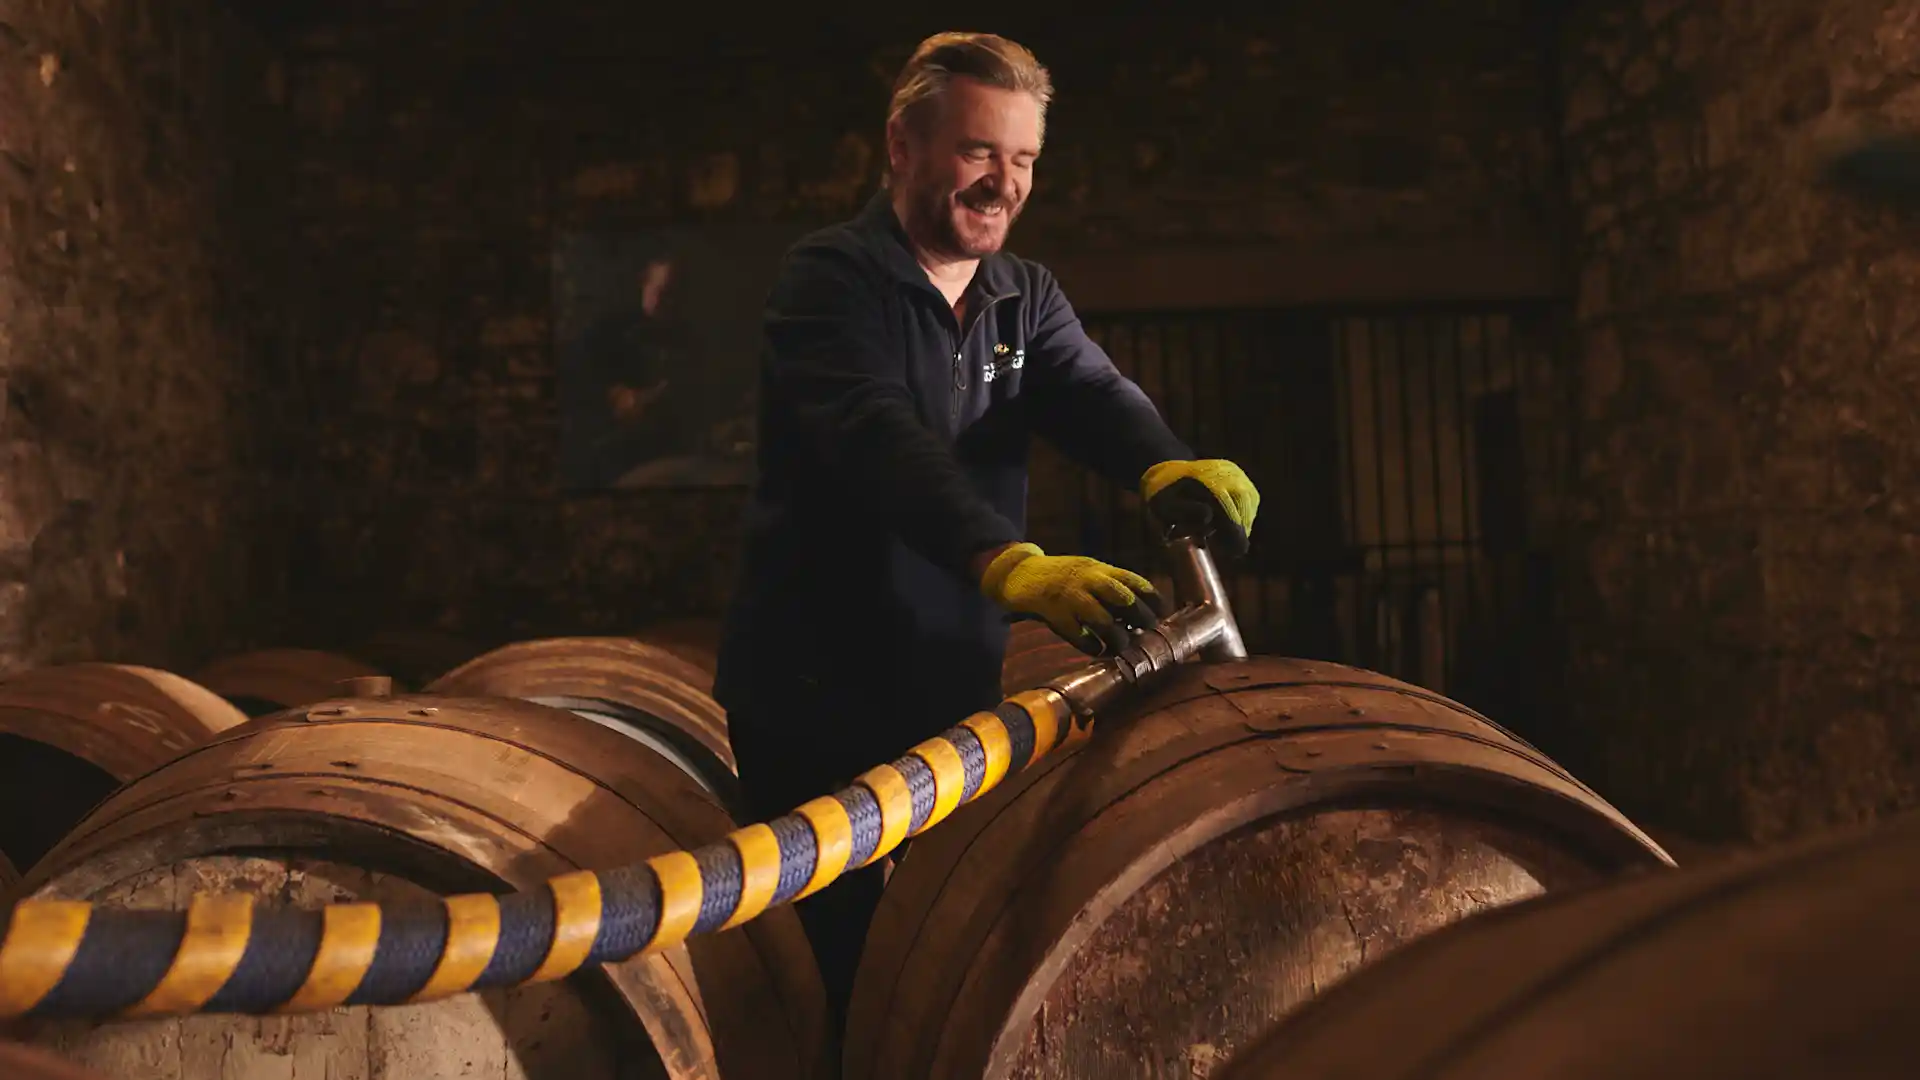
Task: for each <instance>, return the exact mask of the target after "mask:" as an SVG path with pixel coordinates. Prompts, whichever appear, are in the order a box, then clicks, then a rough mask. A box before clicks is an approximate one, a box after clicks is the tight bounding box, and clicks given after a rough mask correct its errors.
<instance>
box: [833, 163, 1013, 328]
mask: <svg viewBox="0 0 1920 1080" xmlns="http://www.w3.org/2000/svg"><path fill="white" fill-rule="evenodd" d="M855 220H856V221H857V222H858V227H859V228H860V230H861V231H862V232H865V233H867V234H868V235H869V236H870V237H872V238H873V239H874V241H875V242H876V246H878V247H879V248H880V250H881V252H882V256H883V258H884V259H885V261H886V264H887V268H888V269H890V270H892V271H893V274H894V276H895V277H896V278H898V279H899V280H900V283H901V284H903V285H907V286H910V287H914V288H919V289H924V290H925V291H926V292H927V293H929V294H930V295H932V296H934V297H936V298H937V299H939V300H940V302H941V303H942V304H945V303H946V297H944V296H941V295H940V290H939V289H937V288H935V287H934V284H933V282H932V281H930V280H928V278H927V271H926V269H925V268H924V267H922V266H921V265H920V260H918V259H916V258H914V255H913V242H912V241H911V240H909V239H908V238H907V230H906V227H905V226H904V225H902V224H900V216H899V215H898V214H895V213H894V212H893V194H892V192H890V191H889V190H888V189H886V188H881V189H880V190H879V191H878V192H875V193H874V196H873V198H872V199H871V200H869V201H868V203H867V207H866V209H865V210H862V211H861V212H860V216H859V217H858V218H857V219H855ZM967 293H968V295H969V296H970V297H971V298H972V301H973V302H972V304H970V305H969V306H970V307H971V308H973V309H974V310H978V311H984V310H986V309H987V308H988V307H991V306H992V305H994V304H996V303H998V302H1000V301H1002V300H1005V299H1008V298H1009V297H1014V296H1019V295H1020V284H1019V279H1018V277H1017V276H1016V275H1015V273H1014V267H1013V262H1012V259H1011V257H1009V256H1008V255H1007V254H1006V253H1005V252H1000V251H996V252H994V253H993V254H991V255H988V256H986V257H984V258H982V259H981V260H980V265H979V266H978V267H976V268H975V269H974V272H973V281H972V282H970V283H969V284H968V285H967Z"/></svg>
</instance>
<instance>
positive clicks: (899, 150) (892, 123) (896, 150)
mask: <svg viewBox="0 0 1920 1080" xmlns="http://www.w3.org/2000/svg"><path fill="white" fill-rule="evenodd" d="M912 147H913V133H912V132H910V131H908V130H907V124H906V121H905V119H903V118H901V117H898V116H896V117H893V118H891V119H889V120H888V121H887V170H888V171H889V172H891V173H893V174H894V175H895V176H898V175H900V174H901V173H902V172H904V171H906V166H907V158H908V156H909V155H910V154H911V153H912Z"/></svg>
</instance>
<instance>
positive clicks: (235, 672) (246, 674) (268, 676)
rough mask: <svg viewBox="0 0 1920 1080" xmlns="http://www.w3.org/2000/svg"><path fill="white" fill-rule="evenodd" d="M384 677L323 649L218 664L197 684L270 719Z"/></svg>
mask: <svg viewBox="0 0 1920 1080" xmlns="http://www.w3.org/2000/svg"><path fill="white" fill-rule="evenodd" d="M384 674H386V673H385V672H383V671H381V670H380V669H379V668H376V667H374V666H373V665H372V664H369V663H367V662H366V661H364V660H356V659H354V658H353V657H351V656H344V655H342V654H340V653H335V652H326V651H324V650H321V649H256V650H254V651H252V652H244V653H240V654H238V655H236V656H227V657H222V658H220V659H218V660H215V661H214V662H213V663H211V664H208V665H207V666H205V667H203V668H201V669H200V670H199V671H197V672H195V673H194V675H193V681H194V682H197V683H199V684H200V685H201V686H204V687H206V688H207V689H209V690H211V691H213V692H214V693H216V694H219V695H220V696H221V697H223V698H226V699H227V700H228V701H230V702H232V703H233V705H234V707H235V708H237V709H239V710H240V711H241V712H244V713H246V714H247V715H248V716H265V715H267V714H268V713H274V712H279V711H280V710H281V709H291V708H295V707H297V706H300V705H311V704H313V703H314V702H316V701H326V700H328V699H329V698H337V697H341V696H343V695H344V693H345V691H344V690H343V688H342V686H341V684H342V683H344V682H346V681H347V680H348V679H360V678H367V677H377V676H381V675H384Z"/></svg>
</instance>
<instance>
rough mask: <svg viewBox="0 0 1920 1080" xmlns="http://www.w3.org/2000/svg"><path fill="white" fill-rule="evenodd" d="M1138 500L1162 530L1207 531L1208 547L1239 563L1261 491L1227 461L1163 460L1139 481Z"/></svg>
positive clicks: (1244, 474) (1251, 528) (1250, 530)
mask: <svg viewBox="0 0 1920 1080" xmlns="http://www.w3.org/2000/svg"><path fill="white" fill-rule="evenodd" d="M1140 497H1141V498H1142V499H1145V500H1146V502H1147V510H1148V511H1149V512H1150V513H1152V514H1153V516H1154V517H1156V518H1158V519H1159V520H1160V522H1161V523H1162V524H1165V525H1184V526H1190V527H1194V528H1199V529H1206V528H1208V527H1211V528H1212V530H1213V542H1212V545H1211V546H1212V547H1214V548H1215V549H1216V550H1218V551H1220V552H1222V553H1223V554H1226V555H1228V556H1231V557H1233V558H1239V557H1240V556H1242V555H1245V554H1246V553H1247V538H1248V537H1249V536H1250V535H1251V534H1252V532H1253V518H1254V515H1255V514H1257V513H1258V512H1259V510H1260V492H1259V490H1258V489H1257V488H1255V487H1254V486H1253V481H1252V480H1249V479H1248V478H1247V474H1246V473H1244V472H1242V471H1241V470H1240V466H1238V465H1235V464H1234V463H1233V462H1231V461H1222V460H1220V459H1217V458H1216V459H1213V460H1208V461H1163V462H1161V463H1160V464H1158V465H1155V466H1154V467H1153V468H1151V469H1148V470H1147V471H1146V473H1145V475H1143V476H1141V477H1140Z"/></svg>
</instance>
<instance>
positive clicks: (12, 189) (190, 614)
mask: <svg viewBox="0 0 1920 1080" xmlns="http://www.w3.org/2000/svg"><path fill="white" fill-rule="evenodd" d="M229 29H230V28H228V27H227V26H226V24H225V23H224V22H223V20H221V19H220V18H219V17H218V16H217V15H216V14H215V13H214V12H213V11H212V10H211V7H210V5H209V4H207V3H194V2H187V0H179V2H168V3H158V2H129V3H118V2H116V3H75V2H74V0H18V2H14V3H9V4H7V5H5V6H4V7H0V386H3V387H4V388H5V391H6V393H5V396H4V400H3V401H0V672H5V671H8V670H12V669H15V668H18V667H20V666H23V665H29V664H36V663H46V662H58V661H66V660H78V659H92V658H105V659H120V660H135V661H144V662H148V663H157V664H163V665H165V664H180V663H192V662H197V661H199V660H201V659H203V658H205V657H206V656H207V655H209V654H210V653H211V652H213V651H217V650H218V649H221V648H224V647H227V646H228V645H230V644H231V643H232V642H233V641H235V640H237V639H239V638H242V637H244V636H245V635H246V634H247V633H248V630H249V626H250V625H251V624H252V623H253V622H254V619H253V617H252V614H250V613H259V614H261V615H270V614H271V612H272V611H273V610H274V609H275V607H276V605H275V604H274V602H273V599H272V597H271V595H270V593H269V592H268V591H266V590H268V589H270V588H271V586H272V582H273V579H274V578H275V577H276V576H277V573H278V571H277V569H276V568H274V567H272V566H270V565H264V564H262V563H259V562H257V561H256V560H255V559H254V558H253V556H254V554H255V553H256V551H257V550H258V547H257V545H258V543H259V542H260V541H261V540H263V539H264V538H265V536H266V535H267V534H265V533H263V532H262V531H261V530H260V523H259V515H258V513H257V511H256V509H255V508H256V506H257V505H258V499H257V495H258V488H259V486H260V484H259V482H258V481H256V480H253V479H251V476H250V472H249V465H250V464H251V462H250V461H249V457H250V455H252V454H254V453H255V452H256V448H255V444H254V441H253V439H252V437H251V436H252V430H253V429H252V426H251V424H250V422H248V421H247V419H246V416H247V412H248V409H249V398H250V396H251V395H250V393H249V391H248V389H247V383H246V380H245V369H244V366H243V364H242V362H241V358H242V356H243V345H242V343H243V341H244V340H245V338H246V335H247V330H246V327H245V326H244V325H243V324H242V323H241V321H239V320H238V319H236V318H233V317H231V315H230V313H233V312H236V311H239V310H241V309H243V308H244V306H245V300H246V297H247V293H246V292H245V291H244V290H237V289H235V288H234V287H233V286H234V284H235V283H236V281H237V280H239V279H236V277H235V276H234V275H230V274H228V273H227V272H226V270H227V267H228V265H229V260H230V257H231V255H232V252H231V250H230V247H229V246H228V245H227V244H226V243H225V242H224V240H223V236H225V235H226V233H225V231H224V230H225V229H226V227H227V226H228V225H230V224H232V223H233V222H235V221H236V220H244V215H241V216H240V217H236V216H235V215H232V214H226V213H223V211H222V207H223V206H225V205H230V204H231V201H232V200H233V199H234V198H235V197H236V192H235V190H234V188H233V187H232V186H231V184H230V182H229V181H230V177H231V173H230V171H229V166H230V165H231V164H232V162H233V158H232V157H231V155H230V154H229V152H228V144H227V143H226V141H225V139H224V134H225V132H227V131H228V130H229V125H230V123H231V122H232V121H233V120H234V119H235V118H236V116H237V115H238V114H241V113H244V112H245V102H246V101H247V100H248V94H247V90H248V89H252V88H253V87H257V86H258V83H257V82H254V83H252V84H251V85H250V86H248V85H241V84H240V82H239V80H245V79H247V78H249V77H250V76H251V75H255V74H257V71H254V72H249V71H248V69H247V64H248V63H249V62H251V60H257V59H258V56H259V54H258V53H257V52H251V51H249V50H248V48H247V47H246V44H245V40H244V39H241V38H236V37H233V36H231V35H230V34H229ZM250 58H251V60H250ZM252 98H253V99H254V100H257V98H258V94H257V91H256V92H255V93H254V94H253V95H252Z"/></svg>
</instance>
